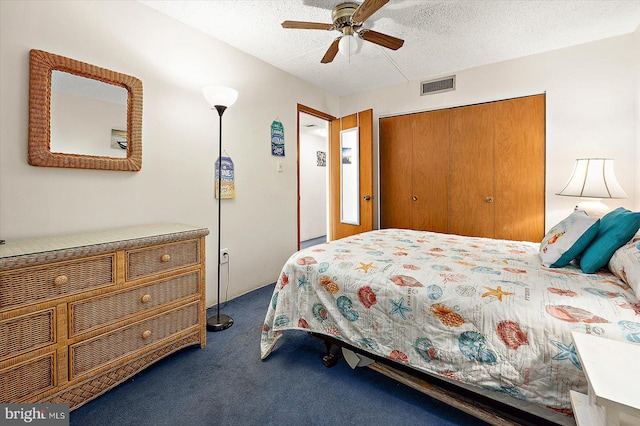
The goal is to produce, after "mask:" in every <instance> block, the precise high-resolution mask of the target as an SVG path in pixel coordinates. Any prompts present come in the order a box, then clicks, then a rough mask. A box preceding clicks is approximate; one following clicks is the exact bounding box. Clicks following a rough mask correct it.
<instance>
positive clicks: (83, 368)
mask: <svg viewBox="0 0 640 426" xmlns="http://www.w3.org/2000/svg"><path fill="white" fill-rule="evenodd" d="M198 306H199V303H198V302H194V303H191V304H189V305H186V306H183V307H181V308H178V309H174V310H171V311H168V312H164V313H162V314H159V315H156V316H154V317H151V318H149V319H146V320H144V321H141V322H137V323H135V324H132V325H130V326H127V327H124V328H121V329H118V330H115V331H113V332H111V333H106V334H103V335H101V336H98V337H96V338H93V339H90V340H86V341H82V342H79V343H77V344H75V345H72V346H70V347H69V356H70V367H71V371H69V379H70V380H71V379H73V378H75V377H77V376H79V375H81V374H83V373H85V372H87V371H90V370H92V369H94V368H97V367H100V366H102V365H104V364H107V363H109V362H111V361H115V360H117V359H119V358H123V357H125V356H127V355H129V354H133V353H134V352H136V351H138V350H140V349H143V348H144V347H145V346H149V345H151V344H153V343H155V342H157V341H160V340H162V339H165V338H167V337H170V336H171V335H173V334H176V333H179V332H180V331H182V330H186V329H188V328H190V327H193V326H195V325H197V324H198V310H199V308H198ZM123 362H126V361H123Z"/></svg>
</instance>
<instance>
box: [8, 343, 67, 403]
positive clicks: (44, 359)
mask: <svg viewBox="0 0 640 426" xmlns="http://www.w3.org/2000/svg"><path fill="white" fill-rule="evenodd" d="M55 365H56V355H55V353H54V352H52V353H49V354H46V355H43V356H41V357H38V358H34V359H31V360H29V361H27V362H24V363H21V364H18V365H16V366H12V367H10V368H6V369H4V370H2V371H0V403H3V404H6V403H16V402H21V401H24V400H28V399H29V398H31V397H33V396H35V395H37V394H39V393H42V392H44V391H46V390H49V389H52V388H53V387H54V386H55V385H56V383H55V381H56V380H55Z"/></svg>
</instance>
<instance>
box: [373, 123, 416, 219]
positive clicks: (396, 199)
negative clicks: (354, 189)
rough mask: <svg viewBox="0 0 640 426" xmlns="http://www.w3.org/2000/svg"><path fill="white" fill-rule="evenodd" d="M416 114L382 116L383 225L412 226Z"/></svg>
mask: <svg viewBox="0 0 640 426" xmlns="http://www.w3.org/2000/svg"><path fill="white" fill-rule="evenodd" d="M412 122H413V116H412V115H403V116H397V117H388V118H382V119H380V122H379V123H380V129H379V131H380V143H379V153H380V154H379V155H380V157H379V158H380V227H381V228H411V214H410V212H411V203H412V200H411V195H412V188H411V164H412V159H411V156H412V155H413V154H412V148H411V145H412Z"/></svg>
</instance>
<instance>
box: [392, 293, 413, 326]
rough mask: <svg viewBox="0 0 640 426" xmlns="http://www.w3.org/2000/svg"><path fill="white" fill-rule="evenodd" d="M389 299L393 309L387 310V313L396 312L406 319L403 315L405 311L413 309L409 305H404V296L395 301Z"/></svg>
mask: <svg viewBox="0 0 640 426" xmlns="http://www.w3.org/2000/svg"><path fill="white" fill-rule="evenodd" d="M389 301H390V302H391V304H392V305H393V309H391V310H390V311H389V314H391V315H394V314H398V315H400V316H401V317H402V319H403V320H406V319H407V316H406V315H405V312H411V311H413V309H411V308H410V307H408V306H404V297H401V298H400V300H398V301H397V302H396V301H395V300H393V299H389Z"/></svg>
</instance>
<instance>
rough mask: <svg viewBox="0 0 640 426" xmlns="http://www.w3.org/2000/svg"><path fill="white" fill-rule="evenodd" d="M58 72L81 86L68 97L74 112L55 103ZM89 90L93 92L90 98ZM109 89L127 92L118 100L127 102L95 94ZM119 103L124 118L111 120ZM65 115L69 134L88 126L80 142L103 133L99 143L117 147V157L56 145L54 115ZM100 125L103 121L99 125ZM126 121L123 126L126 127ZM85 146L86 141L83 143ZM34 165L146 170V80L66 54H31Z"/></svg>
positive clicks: (32, 162)
mask: <svg viewBox="0 0 640 426" xmlns="http://www.w3.org/2000/svg"><path fill="white" fill-rule="evenodd" d="M58 74H60V75H61V76H63V77H64V79H63V80H64V81H67V82H68V81H72V82H73V81H75V83H71V84H72V85H75V86H76V87H75V88H72V90H71V91H67V93H65V95H64V96H66V97H67V98H72V99H75V101H73V104H72V105H73V108H66V107H60V105H59V103H58V102H59V101H56V102H55V103H53V105H52V81H53V76H54V75H58ZM86 79H88V80H86ZM58 81H60V80H58ZM83 81H84V83H83ZM86 83H88V84H86ZM65 84H69V83H65ZM88 86H94V87H97V89H95V90H94V89H91V90H89V89H84V88H85V87H88ZM100 86H102V87H100ZM89 91H91V92H92V94H89V93H88V92H89ZM107 91H111V92H112V93H113V92H115V93H117V92H118V91H120V92H122V93H121V94H119V96H118V97H119V98H120V99H121V101H117V100H110V99H107V98H106V97H104V96H102V95H100V94H99V95H97V96H95V92H98V93H103V92H107ZM122 94H124V96H123V95H122ZM56 96H58V97H59V96H60V95H56ZM109 96H110V95H109ZM109 96H107V97H109ZM114 99H115V98H114ZM117 103H121V104H122V105H121V109H122V113H121V114H120V115H121V116H120V117H119V118H118V119H115V120H114V119H111V118H107V116H109V115H110V114H111V113H109V114H107V113H106V112H104V111H110V110H111V109H112V106H111V105H115V104H117ZM96 105H102V106H104V108H107V109H105V110H101V109H96V108H94V106H96ZM74 108H75V109H74ZM72 111H74V112H72ZM63 113H64V114H63ZM61 115H65V116H66V117H65V120H66V122H65V123H64V125H59V126H58V127H59V128H64V129H65V131H67V130H69V129H73V128H82V129H83V132H79V133H78V135H80V136H77V135H75V136H73V138H75V139H83V138H84V139H88V138H87V136H86V135H87V134H89V135H91V136H90V137H89V138H91V139H93V136H94V134H96V133H99V136H97V138H98V139H99V141H98V143H99V144H106V145H105V146H106V147H107V149H108V148H109V146H111V147H113V149H115V151H111V152H113V154H111V153H110V151H108V150H107V151H104V150H102V148H101V149H100V150H96V151H92V150H91V149H89V150H87V151H85V150H84V149H74V148H73V146H76V147H78V146H80V145H78V144H76V145H73V144H65V143H60V142H56V143H55V144H52V117H53V118H55V119H57V117H59V116H61ZM116 115H117V114H116ZM98 118H99V119H98ZM109 120H111V121H109ZM95 121H100V123H99V124H98V123H94V122H95ZM120 123H122V125H121V126H120ZM87 127H92V130H91V133H87V131H86V128H87ZM119 127H126V128H125V129H123V128H119ZM55 133H56V137H60V136H59V134H61V135H62V136H61V137H62V138H65V137H66V135H67V133H65V132H55ZM65 142H66V141H65ZM80 142H81V143H84V141H83V140H81V141H80ZM88 143H89V142H88V141H87V144H88ZM92 143H93V142H92ZM63 147H67V148H63ZM117 150H122V151H120V152H118V151H117ZM124 150H126V155H125V153H124ZM28 161H29V164H31V165H32V166H44V167H65V168H78V169H99V170H121V171H138V170H140V169H141V168H142V81H140V80H139V79H137V78H135V77H132V76H129V75H126V74H120V73H117V72H115V71H111V70H108V69H105V68H100V67H97V66H95V65H90V64H87V63H84V62H80V61H76V60H74V59H69V58H66V57H64V56H59V55H54V54H52V53H47V52H44V51H41V50H35V49H34V50H31V53H30V83H29V157H28Z"/></svg>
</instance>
